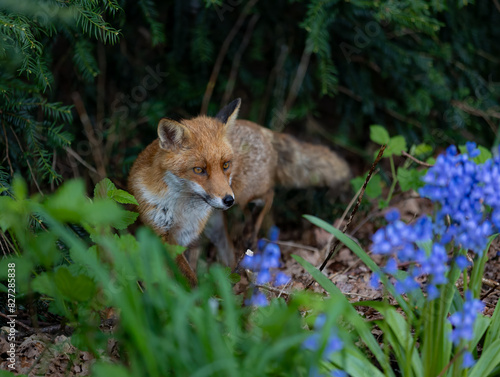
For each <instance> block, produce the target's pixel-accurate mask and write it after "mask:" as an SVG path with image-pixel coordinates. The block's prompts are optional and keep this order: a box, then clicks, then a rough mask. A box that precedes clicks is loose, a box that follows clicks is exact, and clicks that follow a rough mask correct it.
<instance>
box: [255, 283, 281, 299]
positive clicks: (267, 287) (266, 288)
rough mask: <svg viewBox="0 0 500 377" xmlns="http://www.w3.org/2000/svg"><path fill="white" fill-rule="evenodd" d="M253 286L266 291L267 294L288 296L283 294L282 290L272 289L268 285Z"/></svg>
mask: <svg viewBox="0 0 500 377" xmlns="http://www.w3.org/2000/svg"><path fill="white" fill-rule="evenodd" d="M255 286H256V287H257V288H262V289H265V290H266V291H269V292H273V293H278V294H279V295H287V296H288V295H289V293H288V292H285V291H284V290H283V289H279V288H274V287H271V286H268V285H260V284H256V285H255Z"/></svg>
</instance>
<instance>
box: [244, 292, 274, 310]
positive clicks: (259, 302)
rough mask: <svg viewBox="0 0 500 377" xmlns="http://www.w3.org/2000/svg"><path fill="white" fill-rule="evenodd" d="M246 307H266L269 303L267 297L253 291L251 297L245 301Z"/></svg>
mask: <svg viewBox="0 0 500 377" xmlns="http://www.w3.org/2000/svg"><path fill="white" fill-rule="evenodd" d="M246 304H247V305H253V306H260V307H262V306H267V305H268V304H269V303H268V302H267V297H266V295H265V294H263V293H261V292H259V291H255V292H254V293H253V295H252V297H251V298H250V299H249V300H247V301H246Z"/></svg>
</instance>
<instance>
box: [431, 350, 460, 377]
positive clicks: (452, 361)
mask: <svg viewBox="0 0 500 377" xmlns="http://www.w3.org/2000/svg"><path fill="white" fill-rule="evenodd" d="M464 350H465V348H462V349H461V350H460V351H458V352H457V353H456V354H455V356H454V357H453V359H451V360H450V362H449V363H448V364H447V365H446V366H445V367H444V368H443V370H442V371H441V373H439V374H438V375H437V377H443V376H444V375H445V373H446V371H447V370H448V369H449V368H450V367H451V366H452V365H453V363H454V362H455V361H457V359H458V358H459V357H460V356H462V354H463V353H464Z"/></svg>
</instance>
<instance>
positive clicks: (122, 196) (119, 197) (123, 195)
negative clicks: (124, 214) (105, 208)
mask: <svg viewBox="0 0 500 377" xmlns="http://www.w3.org/2000/svg"><path fill="white" fill-rule="evenodd" d="M110 197H111V199H113V200H115V201H117V202H118V203H121V204H135V205H139V203H137V200H135V198H134V196H133V195H132V194H129V193H128V192H127V191H125V190H112V191H111V196H110Z"/></svg>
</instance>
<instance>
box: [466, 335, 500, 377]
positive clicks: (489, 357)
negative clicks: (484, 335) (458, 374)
mask: <svg viewBox="0 0 500 377" xmlns="http://www.w3.org/2000/svg"><path fill="white" fill-rule="evenodd" d="M499 364H500V339H497V340H495V341H494V342H493V343H491V345H490V346H489V347H488V348H486V349H483V353H482V354H481V357H480V358H479V360H478V362H477V364H476V365H474V366H473V367H472V369H471V370H470V372H469V376H468V377H485V376H488V374H489V373H490V372H491V371H492V370H493V369H494V368H495V367H496V366H497V365H499Z"/></svg>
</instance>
